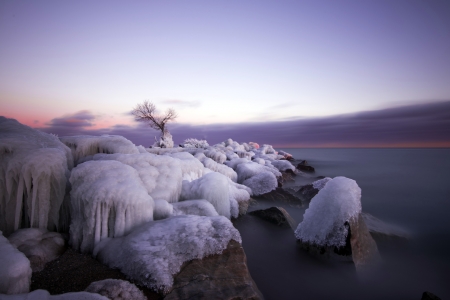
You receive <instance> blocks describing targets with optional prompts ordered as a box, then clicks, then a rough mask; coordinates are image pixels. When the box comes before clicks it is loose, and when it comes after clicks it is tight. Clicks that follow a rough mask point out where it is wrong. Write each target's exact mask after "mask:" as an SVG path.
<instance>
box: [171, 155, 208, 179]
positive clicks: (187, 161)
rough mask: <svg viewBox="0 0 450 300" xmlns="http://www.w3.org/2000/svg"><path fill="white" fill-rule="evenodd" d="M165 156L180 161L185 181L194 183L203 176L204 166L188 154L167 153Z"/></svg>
mask: <svg viewBox="0 0 450 300" xmlns="http://www.w3.org/2000/svg"><path fill="white" fill-rule="evenodd" d="M164 155H167V156H170V157H173V158H176V159H178V160H179V161H180V165H181V172H182V174H183V180H188V181H192V180H195V179H198V178H200V177H202V176H203V164H202V163H201V162H200V161H199V160H198V159H196V158H195V157H194V156H193V155H192V154H190V153H188V152H166V153H164Z"/></svg>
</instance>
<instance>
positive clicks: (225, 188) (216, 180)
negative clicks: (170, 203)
mask: <svg viewBox="0 0 450 300" xmlns="http://www.w3.org/2000/svg"><path fill="white" fill-rule="evenodd" d="M229 180H230V179H229V178H228V177H226V176H224V175H222V174H220V173H216V172H211V173H208V174H206V175H204V176H203V177H201V178H199V179H196V180H193V181H191V182H189V181H187V180H184V181H183V187H182V190H181V195H180V201H182V200H193V199H205V200H207V201H209V202H210V203H211V204H212V205H213V206H214V208H215V209H216V211H217V213H218V214H219V215H221V216H225V217H227V218H228V219H229V218H230V200H229Z"/></svg>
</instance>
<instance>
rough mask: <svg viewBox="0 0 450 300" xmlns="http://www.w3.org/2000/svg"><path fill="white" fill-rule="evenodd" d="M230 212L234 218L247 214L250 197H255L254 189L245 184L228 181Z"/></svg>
mask: <svg viewBox="0 0 450 300" xmlns="http://www.w3.org/2000/svg"><path fill="white" fill-rule="evenodd" d="M228 184H229V188H228V190H229V199H230V211H231V216H232V217H233V218H237V217H238V216H239V215H243V214H245V213H246V212H247V209H248V206H249V203H250V196H251V195H253V192H252V189H251V188H249V187H248V186H245V185H243V184H239V183H236V182H233V181H231V180H229V181H228Z"/></svg>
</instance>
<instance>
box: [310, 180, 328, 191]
mask: <svg viewBox="0 0 450 300" xmlns="http://www.w3.org/2000/svg"><path fill="white" fill-rule="evenodd" d="M330 180H331V178H330V177H325V178H322V179H319V180H316V181H314V182H313V183H312V185H313V188H315V189H318V190H319V191H320V190H321V189H323V188H324V187H325V185H326V184H327V183H328V182H329V181H330Z"/></svg>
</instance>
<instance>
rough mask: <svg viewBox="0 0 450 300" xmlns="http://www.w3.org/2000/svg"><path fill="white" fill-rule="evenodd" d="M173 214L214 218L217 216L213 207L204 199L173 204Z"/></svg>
mask: <svg viewBox="0 0 450 300" xmlns="http://www.w3.org/2000/svg"><path fill="white" fill-rule="evenodd" d="M173 214H174V215H175V216H179V215H196V216H206V217H214V216H218V215H219V214H218V213H217V211H216V209H215V208H214V206H213V205H212V204H211V203H209V202H208V201H207V200H204V199H198V200H185V201H181V202H177V203H174V204H173Z"/></svg>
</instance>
